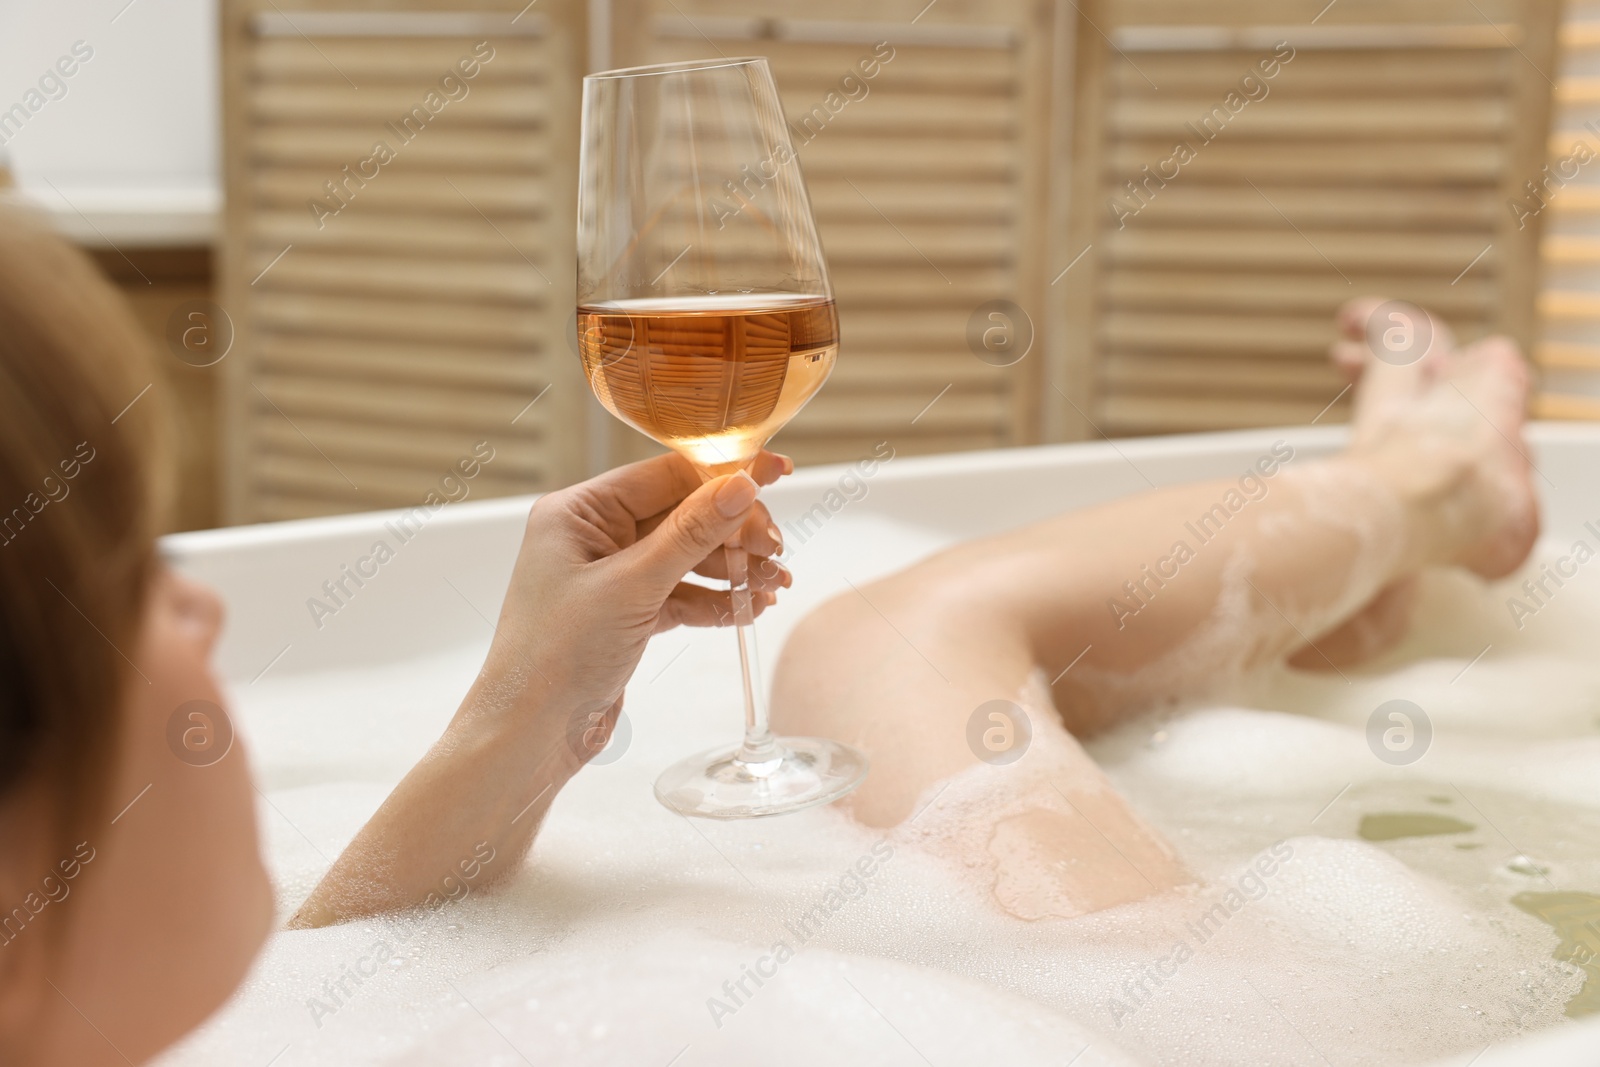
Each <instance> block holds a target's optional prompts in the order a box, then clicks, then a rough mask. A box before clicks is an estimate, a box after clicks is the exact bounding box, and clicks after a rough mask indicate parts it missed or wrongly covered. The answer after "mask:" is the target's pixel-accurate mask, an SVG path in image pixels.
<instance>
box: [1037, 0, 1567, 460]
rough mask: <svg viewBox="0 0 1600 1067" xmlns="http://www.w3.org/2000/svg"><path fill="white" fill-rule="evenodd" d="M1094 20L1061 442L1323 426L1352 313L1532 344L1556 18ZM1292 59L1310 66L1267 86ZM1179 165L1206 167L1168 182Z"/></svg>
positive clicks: (1252, 9) (1301, 13)
mask: <svg viewBox="0 0 1600 1067" xmlns="http://www.w3.org/2000/svg"><path fill="white" fill-rule="evenodd" d="M1079 9H1080V12H1081V18H1080V19H1079V21H1078V24H1077V27H1076V47H1075V55H1076V62H1077V73H1076V83H1077V95H1076V102H1075V115H1074V140H1073V173H1072V177H1071V190H1072V191H1071V208H1070V215H1069V225H1068V233H1067V238H1066V242H1065V245H1066V247H1065V248H1064V249H1063V250H1062V251H1061V253H1060V254H1059V255H1060V256H1062V257H1065V258H1070V257H1071V256H1072V255H1076V254H1077V253H1078V252H1079V251H1082V250H1084V249H1085V248H1087V249H1088V252H1087V254H1086V255H1085V258H1084V260H1083V262H1082V263H1081V264H1080V265H1079V266H1078V267H1076V268H1075V269H1074V270H1073V271H1072V272H1071V273H1070V274H1069V275H1068V276H1067V277H1066V278H1065V279H1064V280H1063V282H1062V285H1061V287H1060V288H1061V289H1062V293H1061V295H1060V298H1059V303H1058V304H1057V305H1056V308H1055V315H1056V317H1055V319H1054V320H1053V321H1057V322H1062V323H1064V324H1065V326H1066V328H1065V329H1062V330H1061V331H1060V332H1059V333H1057V334H1056V335H1055V336H1056V337H1057V338H1059V342H1058V343H1059V348H1058V349H1057V350H1056V351H1055V352H1053V357H1054V358H1053V361H1052V369H1054V370H1057V371H1058V372H1059V379H1060V380H1061V381H1062V382H1063V384H1064V385H1065V391H1066V392H1067V393H1068V395H1069V396H1071V397H1072V403H1070V404H1066V403H1064V404H1061V405H1058V407H1057V408H1056V410H1054V411H1053V412H1050V413H1048V414H1047V417H1046V418H1047V426H1046V434H1047V436H1052V437H1075V436H1093V435H1095V434H1097V433H1101V432H1103V433H1108V434H1128V433H1149V432H1169V431H1181V430H1201V429H1218V428H1226V427H1235V426H1248V425H1262V424H1282V423H1294V422H1304V421H1307V420H1309V419H1312V418H1317V417H1319V416H1321V415H1323V413H1324V411H1325V409H1326V408H1327V406H1328V405H1329V404H1330V402H1333V401H1334V400H1335V398H1336V397H1337V396H1338V395H1339V394H1340V391H1341V389H1342V383H1341V382H1340V381H1339V379H1338V378H1337V376H1336V375H1335V374H1334V372H1333V371H1332V370H1331V369H1330V368H1329V367H1328V366H1327V363H1326V350H1327V345H1328V342H1329V341H1330V340H1331V333H1332V331H1331V320H1332V313H1333V311H1334V310H1335V308H1336V307H1337V306H1338V305H1339V304H1340V303H1341V302H1342V301H1344V300H1346V299H1348V298H1349V297H1351V296H1356V295H1363V294H1367V293H1383V294H1388V295H1392V296H1395V297H1398V298H1403V299H1409V300H1413V301H1416V302H1417V303H1421V304H1425V305H1428V306H1430V307H1433V308H1436V309H1438V310H1439V311H1441V312H1443V313H1444V314H1445V315H1447V316H1448V317H1449V318H1450V320H1451V321H1452V323H1453V324H1454V325H1455V326H1456V327H1457V329H1458V331H1459V332H1460V333H1462V334H1463V335H1465V336H1468V337H1470V336H1473V335H1475V334H1481V333H1483V332H1485V331H1487V330H1490V329H1495V330H1502V331H1505V332H1509V333H1511V334H1513V335H1514V336H1517V337H1518V338H1519V339H1520V340H1522V341H1523V342H1524V343H1527V342H1529V341H1530V340H1531V339H1532V336H1533V286H1534V278H1535V269H1534V268H1535V266H1536V251H1535V250H1536V243H1535V234H1534V232H1532V231H1531V230H1521V231H1519V230H1518V228H1517V226H1516V225H1515V222H1514V220H1513V219H1512V218H1511V217H1510V214H1509V213H1508V211H1507V210H1506V199H1507V193H1508V190H1510V189H1512V188H1514V187H1515V186H1516V185H1518V184H1520V182H1521V180H1522V179H1523V178H1524V177H1526V176H1530V174H1531V173H1536V172H1537V169H1538V165H1539V163H1542V153H1543V145H1542V141H1543V131H1544V130H1545V129H1546V128H1547V115H1548V107H1549V93H1550V85H1549V83H1548V82H1547V81H1546V76H1547V74H1548V73H1550V72H1552V71H1553V70H1554V67H1553V48H1554V31H1555V25H1556V9H1557V5H1556V4H1555V3H1554V2H1553V0H1480V2H1478V3H1476V4H1459V3H1455V2H1453V0H1416V2H1410V3H1406V4H1393V3H1384V2H1379V0H1341V2H1339V3H1337V4H1333V5H1329V4H1327V3H1326V0H1317V2H1314V3H1278V2H1268V0H1226V2H1223V3H1215V4H1208V5H1204V6H1203V7H1199V6H1196V5H1193V4H1187V3H1177V2H1175V0H1098V2H1095V3H1082V4H1080V5H1079ZM1281 41H1287V42H1289V48H1291V49H1292V50H1293V51H1292V59H1289V60H1288V61H1287V62H1284V61H1283V58H1281V57H1280V58H1279V59H1278V60H1277V62H1278V64H1279V69H1278V71H1277V73H1276V75H1275V76H1274V77H1271V78H1263V77H1262V76H1261V72H1260V71H1259V69H1257V68H1256V64H1257V63H1258V62H1259V61H1261V60H1263V59H1268V58H1271V57H1273V55H1274V52H1275V51H1277V52H1280V53H1281V55H1283V56H1286V55H1288V54H1289V53H1288V51H1287V50H1282V49H1279V48H1278V47H1277V42H1281ZM1247 74H1254V75H1255V77H1256V82H1255V83H1254V84H1252V85H1250V86H1247V87H1246V88H1248V90H1249V95H1254V96H1256V97H1260V98H1259V99H1249V98H1248V95H1247V94H1246V93H1245V92H1243V91H1241V88H1240V83H1241V79H1243V78H1244V77H1245V75H1247ZM1263 88H1264V89H1265V91H1266V95H1265V96H1264V97H1262V96H1261V93H1262V90H1263ZM1230 91H1233V92H1236V93H1237V94H1238V95H1237V96H1236V97H1235V101H1238V100H1245V101H1246V102H1245V103H1244V104H1243V105H1242V107H1241V106H1238V104H1237V103H1235V106H1234V108H1232V109H1230V108H1229V107H1228V100H1227V98H1228V94H1229V93H1230ZM1213 109H1221V110H1220V113H1214V112H1213ZM1208 115H1211V116H1212V118H1211V121H1210V124H1209V125H1208V126H1207V127H1206V128H1205V129H1201V128H1199V124H1200V123H1201V121H1202V119H1203V117H1204V116H1208ZM1180 143H1182V144H1186V145H1187V146H1188V147H1189V149H1191V150H1192V154H1193V158H1192V159H1190V160H1189V161H1188V162H1186V163H1182V164H1181V165H1174V164H1172V163H1167V162H1166V161H1168V160H1169V159H1172V158H1173V157H1174V154H1175V148H1176V146H1177V145H1178V144H1180ZM1147 166H1148V167H1149V168H1151V170H1150V171H1146V170H1145V168H1146V167H1147ZM1174 170H1176V172H1177V173H1176V175H1175V176H1174V175H1173V171H1174ZM1152 172H1153V173H1154V174H1155V177H1154V178H1151V177H1150V174H1151V173H1152ZM1130 182H1132V183H1136V187H1134V188H1130V186H1129V183H1130ZM1114 203H1116V204H1121V205H1122V208H1121V209H1120V210H1119V209H1116V208H1114V207H1113V206H1112V205H1113V204H1114ZM1344 406H1345V404H1344V403H1340V404H1338V405H1336V406H1335V407H1334V408H1333V409H1332V410H1331V411H1327V412H1326V415H1325V416H1324V417H1326V418H1329V419H1333V418H1339V417H1342V409H1343V408H1344Z"/></svg>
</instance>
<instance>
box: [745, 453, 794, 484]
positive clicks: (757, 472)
mask: <svg viewBox="0 0 1600 1067" xmlns="http://www.w3.org/2000/svg"><path fill="white" fill-rule="evenodd" d="M793 473H794V460H792V459H790V458H789V457H788V456H786V455H784V454H783V453H781V452H762V453H760V454H759V455H757V456H756V458H755V459H754V460H752V461H751V463H750V477H752V478H754V479H755V480H756V484H757V485H771V484H772V483H773V482H775V481H777V480H778V479H779V478H781V477H783V476H784V475H785V474H793Z"/></svg>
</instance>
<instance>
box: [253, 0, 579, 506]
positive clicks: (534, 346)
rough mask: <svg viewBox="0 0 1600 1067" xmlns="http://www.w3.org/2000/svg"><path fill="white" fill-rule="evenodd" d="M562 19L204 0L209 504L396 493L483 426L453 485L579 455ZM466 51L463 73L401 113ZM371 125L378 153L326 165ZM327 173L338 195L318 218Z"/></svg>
mask: <svg viewBox="0 0 1600 1067" xmlns="http://www.w3.org/2000/svg"><path fill="white" fill-rule="evenodd" d="M530 7H531V5H530ZM519 12H520V14H519ZM583 19H584V11H583V6H582V5H581V4H580V3H578V2H576V0H543V2H542V3H541V4H540V5H539V6H538V8H537V9H533V10H529V9H528V8H524V6H523V4H522V3H507V4H505V5H494V4H478V5H474V8H473V9H472V10H463V9H453V10H451V9H444V8H442V7H441V6H440V5H438V4H437V3H434V4H425V3H421V2H410V0H385V2H384V3H381V4H374V3H369V2H365V0H362V2H355V0H349V2H346V3H342V4H334V3H330V2H327V0H296V2H293V3H290V2H287V0H231V2H229V3H227V4H226V5H225V21H224V33H225V45H224V47H225V70H226V72H227V77H226V87H225V101H224V109H225V127H226V136H225V141H226V169H227V186H228V207H227V222H226V245H227V249H228V255H227V257H226V262H225V266H224V278H223V293H224V296H223V301H222V302H223V305H224V307H225V308H226V310H227V311H228V313H229V315H230V316H231V317H232V319H233V320H234V323H235V325H236V329H237V337H236V341H235V345H234V351H233V352H232V353H231V355H230V357H229V359H228V361H227V364H226V367H227V370H228V376H227V382H228V404H227V407H226V415H227V419H228V427H227V439H228V444H229V448H228V462H227V470H228V476H227V482H226V484H227V490H228V492H227V503H228V511H229V518H230V519H232V520H233V521H257V520H265V519H278V518H293V517H300V516H306V515H315V514H326V513H331V512H339V511H351V510H357V509H363V508H372V507H390V506H400V505H408V504H413V503H417V502H419V501H421V500H422V499H423V498H424V496H425V495H426V494H427V493H428V491H429V490H430V489H433V488H435V487H436V486H437V485H438V484H439V482H440V479H441V478H443V477H445V476H446V475H447V474H448V473H449V472H450V471H451V469H452V468H453V467H454V466H455V464H456V463H457V461H458V460H461V459H462V458H464V457H467V456H469V455H470V453H471V450H472V447H473V445H474V443H475V442H478V441H484V440H486V441H488V442H489V443H490V444H491V445H492V446H493V447H494V449H495V458H494V460H493V461H492V462H491V463H489V464H487V465H486V466H484V467H483V469H482V472H481V473H480V474H479V475H478V476H477V477H476V478H475V479H473V481H472V483H471V487H472V495H473V496H475V497H482V496H489V495H498V494H506V493H518V492H529V491H532V490H538V489H548V488H554V487H556V486H559V485H562V484H565V483H567V482H570V481H572V480H574V479H576V478H579V477H582V475H583V474H584V473H585V471H584V465H585V447H584V432H585V430H584V422H585V418H586V412H587V409H588V406H589V401H588V397H587V389H586V387H585V386H584V383H583V378H582V374H581V371H579V369H578V366H577V360H576V355H575V353H574V352H572V351H570V350H569V344H568V342H567V341H566V339H565V338H566V336H567V334H568V333H569V332H570V328H569V325H568V320H569V319H570V318H571V315H572V307H573V291H572V277H573V274H572V266H571V265H572V257H573V244H572V241H573V235H572V206H571V203H572V199H573V196H574V191H573V180H574V174H573V171H574V160H575V157H576V144H577V129H576V127H577V108H578V91H579V80H580V78H581V75H582V69H581V65H580V64H581V61H582V57H583V56H584V55H585V54H586V53H585V49H586V42H585V37H584V29H583ZM484 43H486V45H485V44H484ZM485 47H487V48H490V49H492V50H493V56H492V58H490V59H488V60H487V61H486V62H485V61H483V60H482V59H481V57H482V56H483V55H484V54H485ZM475 53H476V56H477V57H479V65H480V69H479V72H478V74H477V75H476V76H475V77H473V78H471V79H470V80H466V79H460V74H459V71H456V72H455V73H456V76H457V78H458V84H459V83H460V82H464V84H465V86H466V88H467V90H468V92H467V93H466V95H465V96H460V93H461V89H460V88H456V87H453V86H452V91H453V92H454V94H455V96H456V97H457V98H453V99H452V98H448V97H446V99H448V102H447V103H445V104H444V105H443V107H442V108H439V107H438V105H437V103H435V104H434V106H435V109H437V114H433V115H431V116H429V117H428V118H427V121H426V123H425V124H421V128H420V129H415V128H413V129H410V130H403V129H401V128H400V124H401V123H402V121H403V120H404V117H405V116H406V115H407V114H408V113H410V112H411V110H412V108H413V107H414V106H417V105H423V106H424V107H425V108H426V96H427V94H428V93H429V91H430V90H438V89H439V88H440V82H441V79H442V78H443V77H444V76H445V75H446V74H449V73H452V71H453V68H456V66H457V64H458V62H459V61H460V60H462V59H463V58H469V59H470V58H473V57H474V55H475ZM443 96H444V94H442V93H441V97H443ZM424 114H426V111H425V112H424ZM413 124H414V126H415V125H417V123H416V120H415V119H414V120H413ZM406 133H410V134H411V137H412V139H410V140H406V139H405V134H406ZM379 142H382V143H383V144H384V145H386V146H387V147H388V148H389V149H390V150H392V151H393V153H394V158H393V160H392V161H391V162H388V163H385V164H382V165H381V166H377V167H376V170H377V173H376V174H375V175H373V174H372V173H371V172H372V170H373V166H372V165H371V164H368V165H367V167H366V168H365V174H362V173H361V172H359V171H358V172H357V173H358V178H360V179H361V180H349V179H347V177H346V172H345V170H344V168H345V167H346V166H347V165H350V166H351V167H352V169H355V168H356V167H357V165H358V164H359V163H360V161H363V160H368V159H370V158H371V157H372V156H373V154H374V151H375V145H376V144H377V143H379ZM329 181H333V182H335V183H336V184H342V187H343V190H344V194H345V199H346V200H347V202H346V203H345V205H344V206H343V207H341V208H340V210H339V211H338V212H337V213H336V214H333V215H329V216H326V217H324V218H323V219H322V220H321V225H320V226H319V225H318V220H317V219H316V217H315V215H314V213H313V212H312V210H311V209H310V207H309V203H308V202H310V201H312V200H320V201H322V202H323V203H324V204H325V205H326V206H328V207H336V206H338V202H337V201H335V200H333V199H331V198H330V196H329V192H328V190H327V188H326V186H325V183H327V182H329ZM536 397H537V398H539V401H538V403H536V404H533V406H531V407H529V404H530V402H532V401H534V400H535V398H536Z"/></svg>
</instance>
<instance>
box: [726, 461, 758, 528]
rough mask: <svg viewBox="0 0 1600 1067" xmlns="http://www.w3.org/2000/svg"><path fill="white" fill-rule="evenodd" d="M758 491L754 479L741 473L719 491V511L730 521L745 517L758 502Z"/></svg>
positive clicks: (729, 480) (730, 479)
mask: <svg viewBox="0 0 1600 1067" xmlns="http://www.w3.org/2000/svg"><path fill="white" fill-rule="evenodd" d="M758 489H759V487H758V486H757V485H756V483H755V481H754V479H752V478H751V477H750V476H749V475H748V474H746V473H745V472H744V471H740V472H739V473H738V474H735V475H734V476H733V477H732V478H729V479H728V480H727V481H725V482H723V483H722V486H721V487H720V488H719V489H718V490H717V510H718V511H720V512H722V514H723V515H724V516H726V517H727V518H730V519H731V518H733V517H734V516H736V515H743V514H744V513H745V512H747V511H749V510H750V505H751V504H754V503H755V502H756V493H757V492H758Z"/></svg>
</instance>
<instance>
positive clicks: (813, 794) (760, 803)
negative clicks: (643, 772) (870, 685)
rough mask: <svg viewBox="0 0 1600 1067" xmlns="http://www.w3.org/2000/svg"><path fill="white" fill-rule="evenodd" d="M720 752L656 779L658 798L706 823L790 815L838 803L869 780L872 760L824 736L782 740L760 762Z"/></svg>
mask: <svg viewBox="0 0 1600 1067" xmlns="http://www.w3.org/2000/svg"><path fill="white" fill-rule="evenodd" d="M738 754H739V749H737V748H732V749H727V748H719V749H712V750H711V751H710V752H702V753H700V754H699V755H698V756H690V757H689V758H688V759H686V760H683V761H682V762H680V763H675V764H673V765H672V766H671V767H668V768H667V769H666V770H665V771H664V772H662V775H661V777H659V778H657V779H656V799H657V800H659V801H661V803H662V804H664V805H666V806H667V807H669V808H671V809H672V810H673V811H675V812H678V813H679V814H680V815H691V816H694V817H696V818H701V819H755V818H760V817H762V816H765V815H787V814H788V813H789V812H791V811H801V810H803V809H805V808H811V807H815V806H817V805H818V804H827V803H829V802H830V801H834V800H838V799H839V798H840V797H842V796H844V795H846V794H847V793H849V792H850V791H851V790H853V789H855V788H856V786H858V785H860V784H861V783H862V782H863V781H864V780H865V779H866V777H867V757H866V756H865V755H863V754H862V753H861V752H858V751H857V750H856V749H853V748H851V747H850V746H849V745H841V744H839V743H838V742H837V741H827V740H824V739H822V738H820V737H780V738H778V739H777V740H776V748H775V751H774V753H773V757H772V758H771V759H769V760H765V761H763V762H760V763H747V762H745V761H744V760H741V759H739V758H738Z"/></svg>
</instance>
